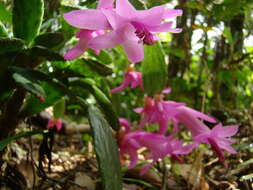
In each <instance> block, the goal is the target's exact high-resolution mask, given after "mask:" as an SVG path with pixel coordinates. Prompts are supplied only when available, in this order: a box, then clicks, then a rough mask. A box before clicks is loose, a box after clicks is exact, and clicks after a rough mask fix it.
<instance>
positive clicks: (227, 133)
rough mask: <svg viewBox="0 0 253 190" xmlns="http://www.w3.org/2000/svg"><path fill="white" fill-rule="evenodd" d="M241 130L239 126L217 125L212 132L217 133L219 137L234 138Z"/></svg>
mask: <svg viewBox="0 0 253 190" xmlns="http://www.w3.org/2000/svg"><path fill="white" fill-rule="evenodd" d="M238 130H239V126H238V125H231V126H225V127H222V125H221V124H218V125H216V126H215V127H214V128H213V130H212V131H217V132H216V134H217V135H218V136H219V137H231V136H234V135H235V134H236V133H237V132H238Z"/></svg>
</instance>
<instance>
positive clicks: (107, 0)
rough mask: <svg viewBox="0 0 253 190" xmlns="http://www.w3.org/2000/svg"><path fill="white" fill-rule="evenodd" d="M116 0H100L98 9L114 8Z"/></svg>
mask: <svg viewBox="0 0 253 190" xmlns="http://www.w3.org/2000/svg"><path fill="white" fill-rule="evenodd" d="M113 3H114V0H99V1H98V6H97V8H98V9H113Z"/></svg>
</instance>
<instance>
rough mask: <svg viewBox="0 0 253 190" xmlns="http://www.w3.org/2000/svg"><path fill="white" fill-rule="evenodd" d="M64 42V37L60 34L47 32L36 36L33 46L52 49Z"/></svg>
mask: <svg viewBox="0 0 253 190" xmlns="http://www.w3.org/2000/svg"><path fill="white" fill-rule="evenodd" d="M63 41H64V35H63V34H62V33H60V32H48V33H44V34H41V35H39V36H37V37H36V38H35V40H34V44H35V45H39V46H44V47H47V48H53V47H55V46H58V45H60V44H61V43H62V42H63Z"/></svg>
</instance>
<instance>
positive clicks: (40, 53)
mask: <svg viewBox="0 0 253 190" xmlns="http://www.w3.org/2000/svg"><path fill="white" fill-rule="evenodd" d="M29 53H30V55H31V56H33V57H40V58H42V59H46V60H48V61H65V60H64V58H63V57H62V55H60V54H59V53H57V52H54V51H52V50H51V49H48V48H46V47H43V46H35V47H32V48H31V49H30V50H29Z"/></svg>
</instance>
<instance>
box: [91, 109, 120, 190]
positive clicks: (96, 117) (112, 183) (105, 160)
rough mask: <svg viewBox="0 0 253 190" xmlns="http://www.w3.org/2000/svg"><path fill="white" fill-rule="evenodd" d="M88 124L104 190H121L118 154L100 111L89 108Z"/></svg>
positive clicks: (114, 141) (113, 139)
mask: <svg viewBox="0 0 253 190" xmlns="http://www.w3.org/2000/svg"><path fill="white" fill-rule="evenodd" d="M89 122H90V126H91V128H92V134H93V144H94V148H95V152H96V156H97V160H98V164H99V169H100V174H101V177H102V183H103V186H104V188H103V189H104V190H121V189H122V174H121V167H120V161H119V152H118V147H117V144H116V140H115V138H114V136H113V134H112V130H111V128H110V126H109V125H108V123H107V122H106V120H105V119H104V117H103V115H102V113H101V112H100V110H99V109H98V108H96V107H94V106H90V107H89Z"/></svg>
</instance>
